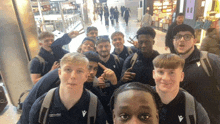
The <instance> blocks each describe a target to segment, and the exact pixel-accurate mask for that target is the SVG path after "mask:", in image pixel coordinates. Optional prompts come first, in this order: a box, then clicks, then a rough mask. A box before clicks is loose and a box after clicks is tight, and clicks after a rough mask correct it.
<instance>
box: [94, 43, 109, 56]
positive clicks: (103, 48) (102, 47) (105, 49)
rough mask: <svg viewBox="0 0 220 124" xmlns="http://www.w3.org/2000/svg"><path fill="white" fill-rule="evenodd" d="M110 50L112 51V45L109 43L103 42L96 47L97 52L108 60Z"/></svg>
mask: <svg viewBox="0 0 220 124" xmlns="http://www.w3.org/2000/svg"><path fill="white" fill-rule="evenodd" d="M110 50H111V45H110V43H109V42H101V43H99V44H97V46H96V51H97V52H98V54H99V55H100V56H101V57H103V58H106V57H108V56H109V55H110Z"/></svg>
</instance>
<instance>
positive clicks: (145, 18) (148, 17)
mask: <svg viewBox="0 0 220 124" xmlns="http://www.w3.org/2000/svg"><path fill="white" fill-rule="evenodd" d="M145 12H146V13H145V15H144V16H143V18H142V20H141V27H146V26H151V23H152V16H151V15H150V14H149V10H146V11H145Z"/></svg>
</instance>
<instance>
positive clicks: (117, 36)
mask: <svg viewBox="0 0 220 124" xmlns="http://www.w3.org/2000/svg"><path fill="white" fill-rule="evenodd" d="M111 39H112V44H113V46H114V47H115V49H114V51H113V52H112V54H116V55H118V56H119V57H121V58H122V59H124V60H125V59H126V58H127V57H128V56H129V55H131V54H132V53H135V52H136V51H137V49H136V48H135V47H134V46H132V47H129V46H124V43H125V41H124V34H123V33H122V32H120V31H115V32H114V33H113V34H112V35H111Z"/></svg>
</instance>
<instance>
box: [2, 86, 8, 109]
mask: <svg viewBox="0 0 220 124" xmlns="http://www.w3.org/2000/svg"><path fill="white" fill-rule="evenodd" d="M7 104H8V101H7V98H6V96H5V92H4V88H3V86H0V113H1V112H2V111H3V110H4V108H5V107H6V106H7Z"/></svg>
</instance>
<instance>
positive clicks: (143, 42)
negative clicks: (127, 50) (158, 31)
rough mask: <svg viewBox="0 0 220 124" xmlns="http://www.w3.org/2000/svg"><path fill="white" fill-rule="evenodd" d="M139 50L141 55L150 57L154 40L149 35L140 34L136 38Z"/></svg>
mask: <svg viewBox="0 0 220 124" xmlns="http://www.w3.org/2000/svg"><path fill="white" fill-rule="evenodd" d="M138 44H139V49H140V50H141V52H142V53H143V54H146V55H149V56H150V55H151V54H152V53H153V45H154V39H153V38H152V37H151V36H150V35H145V34H141V35H139V36H138Z"/></svg>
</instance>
